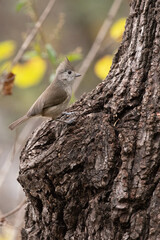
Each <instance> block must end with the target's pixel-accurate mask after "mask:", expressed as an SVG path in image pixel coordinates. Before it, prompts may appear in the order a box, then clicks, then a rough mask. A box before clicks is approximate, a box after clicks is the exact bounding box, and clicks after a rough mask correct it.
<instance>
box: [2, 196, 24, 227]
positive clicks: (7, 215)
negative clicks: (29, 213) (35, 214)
mask: <svg viewBox="0 0 160 240" xmlns="http://www.w3.org/2000/svg"><path fill="white" fill-rule="evenodd" d="M25 203H26V199H24V200H23V201H22V202H21V203H20V204H19V205H18V206H17V207H15V208H14V209H12V210H11V211H10V212H8V213H6V214H4V215H2V216H0V222H1V223H2V222H4V221H5V218H7V217H9V216H11V215H13V214H14V213H16V212H18V211H19V210H20V209H21V208H22V207H23V206H24V204H25Z"/></svg>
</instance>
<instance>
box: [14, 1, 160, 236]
mask: <svg viewBox="0 0 160 240" xmlns="http://www.w3.org/2000/svg"><path fill="white" fill-rule="evenodd" d="M130 5H131V6H130V14H129V17H128V20H127V23H126V29H125V33H124V37H123V40H122V43H121V46H120V48H119V50H118V52H117V54H116V55H115V58H114V61H113V65H112V68H111V71H110V73H109V75H108V77H107V78H106V80H105V81H103V82H102V83H101V84H99V85H98V86H97V87H96V89H94V90H93V91H92V92H91V93H89V94H86V95H83V96H82V98H81V99H80V100H79V101H77V102H76V103H75V104H74V105H73V106H72V107H71V108H70V111H74V112H75V113H74V114H73V116H74V118H75V121H74V122H73V123H72V124H70V125H67V124H65V123H64V124H63V123H60V122H58V123H57V122H54V121H48V122H45V123H43V124H42V125H41V126H40V127H39V128H38V129H37V130H35V132H34V133H33V134H32V136H31V138H30V139H29V140H28V142H27V144H26V146H25V149H24V150H23V151H22V154H21V162H20V174H19V178H18V180H19V182H20V183H21V185H22V186H23V188H24V191H25V193H26V196H27V199H28V204H27V208H26V215H25V227H24V228H23V230H22V239H43V240H46V239H53V240H61V239H65V240H69V239H73V240H76V239H77V240H83V239H84V240H87V239H90V240H100V239H102V240H105V239H106V240H117V239H118V240H129V239H134V240H135V239H140V240H141V239H143V240H146V239H152V240H159V239H160V183H159V177H160V173H159V170H160V169H159V159H160V157H159V151H160V150H159V149H160V114H159V112H160V109H159V100H160V80H159V78H160V67H159V63H160V0H133V1H131V3H130ZM73 116H69V118H72V117H73ZM67 118H68V117H66V116H62V117H61V119H62V120H66V119H67Z"/></svg>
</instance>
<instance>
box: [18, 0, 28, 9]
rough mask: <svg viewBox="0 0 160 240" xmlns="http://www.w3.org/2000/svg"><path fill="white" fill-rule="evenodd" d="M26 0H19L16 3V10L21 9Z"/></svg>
mask: <svg viewBox="0 0 160 240" xmlns="http://www.w3.org/2000/svg"><path fill="white" fill-rule="evenodd" d="M26 2H27V0H20V1H18V3H17V4H16V11H17V12H20V11H21V9H22V8H23V7H24V6H25V5H26Z"/></svg>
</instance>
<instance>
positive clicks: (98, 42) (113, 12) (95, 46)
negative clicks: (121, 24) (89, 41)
mask: <svg viewBox="0 0 160 240" xmlns="http://www.w3.org/2000/svg"><path fill="white" fill-rule="evenodd" d="M122 1H123V0H115V1H114V2H113V4H112V6H111V8H110V11H109V13H108V15H107V17H106V19H105V20H104V22H103V24H102V26H101V28H100V30H99V32H98V34H97V37H96V39H95V41H94V43H93V45H92V47H91V48H90V51H89V53H88V54H87V56H86V58H85V59H84V61H83V63H82V65H81V67H80V69H79V72H80V73H81V74H82V77H80V78H79V79H78V80H77V81H76V82H75V84H74V86H73V91H74V92H76V91H77V89H78V87H79V85H80V83H81V81H82V79H83V77H84V75H85V73H86V72H87V70H88V68H89V67H90V65H91V63H92V61H93V60H94V58H95V56H96V54H97V52H98V51H99V49H100V47H101V44H102V42H103V40H104V38H105V36H106V33H107V32H108V30H109V29H110V27H111V25H112V22H113V19H114V17H115V15H116V14H117V12H118V10H119V8H120V5H121V3H122Z"/></svg>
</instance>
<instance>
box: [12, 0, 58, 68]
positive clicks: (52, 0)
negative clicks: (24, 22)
mask: <svg viewBox="0 0 160 240" xmlns="http://www.w3.org/2000/svg"><path fill="white" fill-rule="evenodd" d="M55 2H56V0H50V1H49V2H48V5H47V6H46V8H45V9H44V11H43V13H42V14H41V16H40V17H39V20H38V21H37V22H36V24H35V26H34V28H33V29H32V30H31V32H30V33H29V35H28V36H27V38H26V40H25V41H24V42H23V44H22V46H21V48H20V49H19V51H18V53H17V55H16V56H15V58H14V59H13V63H12V66H14V65H15V64H16V63H17V62H18V61H19V60H20V59H21V57H22V56H23V54H24V51H25V50H26V49H27V47H28V46H29V44H30V43H31V41H32V40H33V39H34V37H35V36H36V34H37V32H38V30H39V28H40V27H41V25H42V24H43V22H44V21H45V19H46V18H47V16H48V14H49V13H50V11H51V9H52V7H53V5H54V3H55Z"/></svg>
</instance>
